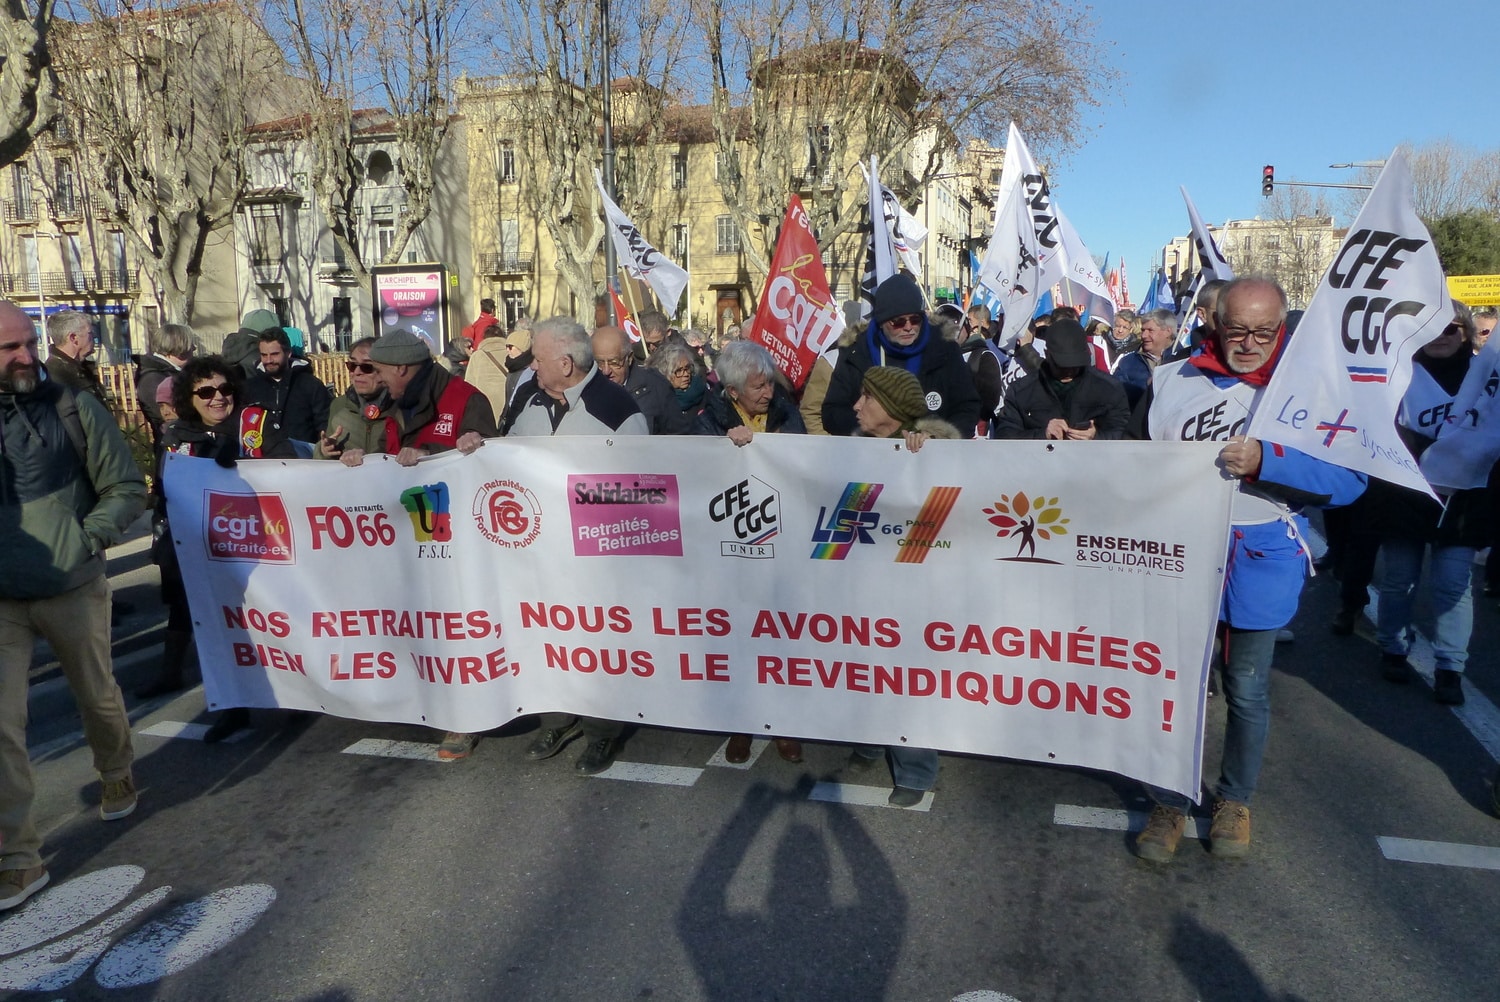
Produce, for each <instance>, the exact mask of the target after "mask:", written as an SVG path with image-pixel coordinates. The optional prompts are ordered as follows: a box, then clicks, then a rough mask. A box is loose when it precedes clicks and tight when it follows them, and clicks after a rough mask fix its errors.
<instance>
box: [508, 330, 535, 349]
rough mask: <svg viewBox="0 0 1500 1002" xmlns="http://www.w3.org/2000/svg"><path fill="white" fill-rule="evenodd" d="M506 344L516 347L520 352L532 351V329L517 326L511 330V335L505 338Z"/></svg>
mask: <svg viewBox="0 0 1500 1002" xmlns="http://www.w3.org/2000/svg"><path fill="white" fill-rule="evenodd" d="M505 345H506V347H508V348H514V349H516V351H520V352H527V351H530V350H531V331H529V330H524V329H521V328H517V329H516V330H513V331H511V332H510V336H509V337H507V338H506V339H505Z"/></svg>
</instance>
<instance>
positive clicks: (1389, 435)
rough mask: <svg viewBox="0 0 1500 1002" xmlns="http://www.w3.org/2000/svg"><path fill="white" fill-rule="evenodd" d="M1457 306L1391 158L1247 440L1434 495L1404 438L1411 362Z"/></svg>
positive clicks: (1402, 166)
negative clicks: (1401, 422) (1400, 418)
mask: <svg viewBox="0 0 1500 1002" xmlns="http://www.w3.org/2000/svg"><path fill="white" fill-rule="evenodd" d="M1452 318H1453V308H1452V300H1451V299H1450V298H1449V296H1448V287H1447V284H1446V282H1445V281H1444V279H1443V269H1442V266H1441V265H1440V264H1439V263H1438V256H1437V250H1436V248H1434V247H1433V245H1432V237H1431V235H1430V234H1428V232H1427V227H1425V226H1423V225H1422V220H1421V219H1419V218H1418V217H1417V213H1416V210H1415V209H1414V208H1413V207H1412V189H1411V169H1410V168H1409V167H1408V166H1407V163H1406V157H1405V156H1404V155H1403V154H1402V153H1401V151H1400V150H1397V151H1396V152H1394V153H1392V154H1391V156H1390V159H1389V160H1387V161H1386V165H1385V169H1384V170H1383V171H1381V173H1380V179H1379V180H1378V181H1377V182H1376V183H1375V188H1374V190H1373V191H1371V192H1370V197H1369V199H1368V200H1367V201H1366V202H1365V205H1364V208H1363V209H1361V210H1360V213H1359V218H1358V219H1356V220H1355V221H1354V225H1353V226H1351V227H1350V228H1349V236H1348V237H1347V238H1346V239H1345V240H1344V244H1343V246H1342V247H1340V248H1339V252H1338V254H1337V255H1336V256H1335V257H1334V259H1333V264H1332V265H1331V266H1330V267H1329V269H1328V273H1327V274H1326V275H1324V276H1323V281H1322V282H1320V283H1319V284H1318V289H1317V291H1316V292H1315V293H1314V294H1313V298H1312V302H1310V303H1308V305H1307V312H1306V314H1304V315H1303V317H1302V322H1301V323H1300V324H1298V325H1297V333H1296V335H1295V336H1293V337H1292V339H1291V341H1290V342H1289V343H1288V344H1287V347H1286V351H1285V353H1284V355H1283V357H1282V359H1281V361H1280V362H1279V363H1278V364H1277V366H1276V373H1275V375H1273V376H1272V377H1271V383H1270V385H1269V386H1267V387H1266V390H1265V394H1264V399H1263V400H1262V401H1261V403H1260V404H1259V405H1258V406H1257V407H1256V409H1255V416H1254V417H1253V418H1252V419H1251V421H1250V429H1249V431H1248V432H1247V434H1249V435H1250V437H1252V438H1259V439H1264V440H1265V441H1268V442H1277V443H1279V444H1281V445H1289V446H1291V447H1292V448H1294V449H1300V450H1301V451H1303V452H1306V453H1308V454H1310V455H1313V456H1316V457H1317V458H1318V459H1322V460H1325V461H1327V462H1330V463H1333V464H1334V465H1336V466H1343V467H1346V468H1348V469H1351V470H1359V471H1360V472H1363V473H1368V474H1369V475H1370V476H1372V477H1379V478H1380V479H1382V480H1388V481H1390V482H1391V483H1396V484H1400V485H1401V486H1403V487H1410V488H1412V489H1414V490H1419V491H1425V492H1428V493H1431V489H1430V488H1429V487H1428V486H1427V481H1426V480H1425V479H1423V477H1422V473H1421V471H1420V470H1419V469H1418V468H1417V463H1416V460H1414V459H1412V457H1411V453H1410V452H1409V451H1408V450H1407V448H1406V446H1405V445H1404V444H1403V443H1402V442H1401V439H1400V438H1399V437H1398V436H1397V434H1396V425H1395V418H1396V409H1397V407H1399V406H1400V404H1401V396H1402V394H1404V393H1405V392H1406V387H1407V385H1408V384H1410V382H1411V366H1412V361H1411V357H1412V355H1413V353H1415V352H1416V350H1417V349H1418V348H1421V347H1422V346H1423V345H1425V344H1426V343H1427V342H1429V341H1431V340H1432V339H1433V338H1435V337H1437V336H1438V335H1439V334H1441V333H1442V332H1443V328H1444V327H1445V326H1446V325H1447V323H1448V321H1450V320H1451V319H1452Z"/></svg>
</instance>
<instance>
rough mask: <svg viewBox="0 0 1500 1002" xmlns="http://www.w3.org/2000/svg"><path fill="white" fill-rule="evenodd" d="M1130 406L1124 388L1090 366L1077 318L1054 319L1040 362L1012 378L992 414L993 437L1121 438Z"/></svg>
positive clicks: (1086, 338)
mask: <svg viewBox="0 0 1500 1002" xmlns="http://www.w3.org/2000/svg"><path fill="white" fill-rule="evenodd" d="M1129 421H1130V405H1129V403H1127V401H1126V399H1125V389H1124V387H1122V386H1121V385H1120V382H1119V380H1117V379H1115V378H1114V377H1113V376H1111V375H1110V374H1109V373H1107V372H1101V371H1100V370H1099V369H1096V368H1095V367H1094V362H1093V355H1092V353H1091V352H1090V350H1089V341H1088V336H1087V335H1086V334H1084V332H1083V328H1082V327H1081V326H1079V323H1078V321H1077V320H1070V319H1068V318H1067V317H1063V318H1061V319H1059V320H1054V321H1053V322H1052V326H1051V327H1050V328H1049V329H1048V331H1047V357H1046V358H1045V359H1044V360H1043V361H1042V367H1041V368H1040V369H1038V370H1037V371H1036V372H1033V373H1032V374H1031V375H1029V376H1024V377H1022V378H1021V379H1019V380H1017V381H1016V384H1015V385H1014V386H1012V387H1011V388H1010V390H1009V392H1007V393H1006V394H1005V406H1003V407H1002V408H1001V409H1000V415H999V417H997V418H996V419H995V437H996V438H1046V439H1065V438H1067V439H1085V440H1086V439H1093V438H1099V439H1119V438H1124V437H1125V426H1126V424H1128V423H1129Z"/></svg>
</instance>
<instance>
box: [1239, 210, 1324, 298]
mask: <svg viewBox="0 0 1500 1002" xmlns="http://www.w3.org/2000/svg"><path fill="white" fill-rule="evenodd" d="M1340 232H1342V231H1339V230H1336V229H1335V227H1334V219H1333V214H1332V212H1331V210H1330V209H1329V207H1328V202H1327V199H1326V197H1325V196H1324V195H1323V194H1322V193H1321V192H1319V193H1318V194H1316V195H1314V194H1312V193H1310V192H1309V191H1308V190H1307V189H1306V188H1280V187H1278V188H1277V189H1276V191H1275V193H1274V194H1273V195H1271V197H1270V198H1268V199H1266V211H1265V212H1263V213H1262V214H1261V217H1260V218H1259V219H1257V220H1253V221H1245V222H1243V223H1235V224H1233V227H1232V229H1231V230H1230V231H1227V233H1226V234H1225V236H1228V235H1233V236H1234V238H1235V239H1236V240H1237V242H1238V246H1237V247H1236V248H1235V250H1234V268H1235V271H1236V272H1237V273H1240V274H1246V275H1249V274H1257V275H1263V276H1265V277H1267V278H1272V279H1274V280H1275V281H1276V283H1277V284H1278V285H1280V286H1281V287H1282V288H1283V289H1284V290H1286V295H1287V301H1288V302H1289V303H1290V304H1291V306H1292V307H1293V308H1294V309H1300V308H1302V307H1305V306H1306V305H1307V304H1308V301H1309V300H1311V299H1312V295H1313V293H1314V292H1315V291H1317V288H1318V283H1319V282H1321V281H1322V280H1323V273H1324V272H1325V271H1327V270H1328V265H1329V264H1330V263H1331V262H1332V260H1333V256H1334V254H1335V253H1336V252H1337V251H1338V237H1337V235H1338V233H1340ZM1221 239H1223V237H1221Z"/></svg>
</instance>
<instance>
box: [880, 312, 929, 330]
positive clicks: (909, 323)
mask: <svg viewBox="0 0 1500 1002" xmlns="http://www.w3.org/2000/svg"><path fill="white" fill-rule="evenodd" d="M886 323H887V324H888V325H889V326H890V328H891V330H896V331H899V330H903V329H905V328H907V327H921V326H922V314H920V313H904V314H902V315H901V316H899V317H891V319H889V320H887V321H886Z"/></svg>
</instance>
